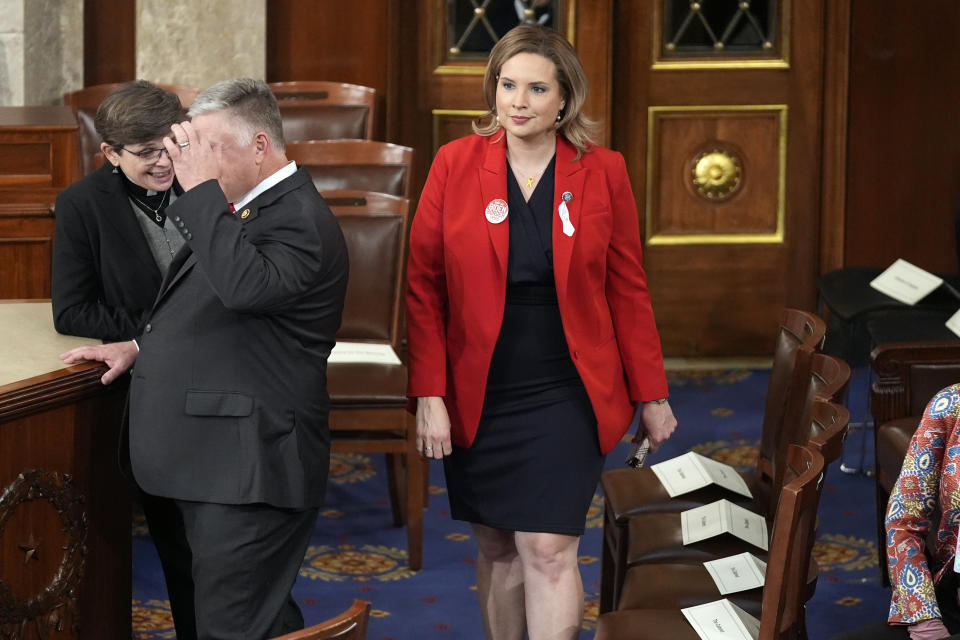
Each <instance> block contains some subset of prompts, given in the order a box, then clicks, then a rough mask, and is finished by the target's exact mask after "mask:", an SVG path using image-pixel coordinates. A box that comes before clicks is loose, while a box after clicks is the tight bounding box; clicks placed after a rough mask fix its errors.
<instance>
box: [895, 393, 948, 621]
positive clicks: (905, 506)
mask: <svg viewBox="0 0 960 640" xmlns="http://www.w3.org/2000/svg"><path fill="white" fill-rule="evenodd" d="M958 413H960V385H954V386H952V387H948V388H946V389H944V390H942V391H940V393H938V394H937V395H936V396H934V397H933V399H932V400H931V401H930V403H929V404H928V405H927V408H926V411H924V414H923V418H922V419H921V421H920V425H919V427H917V430H916V432H915V433H914V434H913V437H912V438H911V439H910V444H909V446H908V447H907V456H906V458H905V459H904V461H903V468H902V469H901V471H900V477H899V478H897V482H896V484H895V485H894V487H893V492H892V493H891V495H890V502H889V504H888V505H887V518H886V527H887V562H888V565H889V567H890V582H891V583H892V584H893V598H892V601H891V603H890V615H889V618H888V621H889V622H890V623H891V624H913V623H916V622H920V621H921V620H927V619H930V618H940V617H941V614H940V607H939V606H938V605H937V598H936V595H935V594H934V581H933V578H932V577H931V575H930V568H929V566H928V563H927V557H926V555H925V553H924V540H925V539H926V537H927V533H928V531H929V530H930V527H931V526H937V523H935V522H933V521H932V518H933V517H934V515H935V514H936V513H937V508H936V507H937V501H938V496H939V495H941V492H942V490H944V489H949V491H948V492H947V494H946V495H950V494H951V493H952V492H953V491H954V490H955V489H956V485H957V472H956V470H957V463H958V461H960V447H957V446H956V444H957V437H956V434H955V427H956V423H957V417H958ZM948 443H949V445H951V446H948ZM941 476H943V482H944V483H946V484H950V485H951V487H952V489H951V488H950V487H947V486H943V487H941ZM945 507H946V508H947V510H949V509H950V508H951V507H952V505H945ZM953 526H954V528H956V525H953ZM954 534H955V532H954ZM952 551H953V550H952V549H951V555H952ZM941 559H942V558H941Z"/></svg>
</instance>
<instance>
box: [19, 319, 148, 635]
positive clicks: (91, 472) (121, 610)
mask: <svg viewBox="0 0 960 640" xmlns="http://www.w3.org/2000/svg"><path fill="white" fill-rule="evenodd" d="M0 332H2V334H3V336H4V339H3V341H2V342H0V635H2V634H3V632H4V631H7V630H10V631H12V630H13V629H18V628H19V626H20V624H21V623H25V632H24V635H23V636H22V638H23V640H39V638H50V639H51V640H59V639H61V638H76V639H83V640H88V639H89V640H93V639H97V640H102V639H112V638H130V637H131V626H130V625H131V616H130V601H131V573H130V522H131V519H130V497H129V489H128V486H129V485H128V481H127V480H126V479H125V478H124V477H123V476H122V475H121V473H120V470H119V465H118V462H117V443H118V436H119V428H120V419H121V412H122V409H123V401H124V396H125V393H124V391H125V390H124V389H122V388H120V387H119V386H118V385H113V386H111V387H104V386H103V385H102V384H100V376H101V375H102V374H103V371H104V369H103V367H102V365H99V364H98V363H86V364H80V365H74V366H69V367H65V366H63V364H62V363H61V362H60V360H59V358H58V357H57V356H58V354H59V353H62V352H63V351H65V350H67V349H69V348H72V347H75V346H79V345H82V344H95V343H96V342H97V341H93V340H88V339H84V338H73V337H68V336H61V335H59V334H57V333H56V332H55V331H54V330H53V320H52V315H51V311H50V303H49V302H46V301H42V302H11V303H0ZM114 387H116V388H114ZM58 628H60V629H61V630H60V631H57V629H58ZM13 637H18V636H17V635H16V634H14V636H13Z"/></svg>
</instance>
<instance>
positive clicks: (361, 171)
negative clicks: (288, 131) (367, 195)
mask: <svg viewBox="0 0 960 640" xmlns="http://www.w3.org/2000/svg"><path fill="white" fill-rule="evenodd" d="M287 157H288V158H290V159H291V160H294V161H296V163H297V164H298V165H301V166H304V167H306V168H307V170H308V171H309V172H310V175H311V176H313V183H314V184H315V185H316V187H317V189H318V190H320V191H321V192H325V191H329V190H333V189H360V190H363V191H379V192H381V193H388V194H391V195H395V196H400V197H403V198H409V197H410V168H411V166H412V164H413V149H411V148H410V147H404V146H401V145H398V144H391V143H389V142H375V141H372V140H311V141H307V142H291V143H289V144H287Z"/></svg>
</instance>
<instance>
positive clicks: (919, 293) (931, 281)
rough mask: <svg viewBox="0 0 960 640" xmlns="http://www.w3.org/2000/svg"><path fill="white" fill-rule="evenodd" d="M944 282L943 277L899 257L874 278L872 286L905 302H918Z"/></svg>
mask: <svg viewBox="0 0 960 640" xmlns="http://www.w3.org/2000/svg"><path fill="white" fill-rule="evenodd" d="M942 283H943V278H940V277H938V276H935V275H933V274H932V273H930V272H929V271H925V270H923V269H921V268H920V267H918V266H916V265H913V264H910V263H909V262H907V261H906V260H903V259H898V260H897V261H896V262H894V263H893V264H892V265H890V266H889V267H887V269H886V270H885V271H884V272H883V273H881V274H880V275H878V276H877V277H876V278H874V279H873V281H872V282H871V283H870V286H871V287H873V288H874V289H876V290H877V291H879V292H880V293H885V294H887V295H888V296H890V297H891V298H893V299H894V300H899V301H900V302H902V303H904V304H917V302H919V301H920V300H921V299H923V298H924V297H926V296H927V294H929V293H930V292H931V291H933V290H934V289H936V288H937V287H939V286H940V285H941V284H942Z"/></svg>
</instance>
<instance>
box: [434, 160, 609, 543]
mask: <svg viewBox="0 0 960 640" xmlns="http://www.w3.org/2000/svg"><path fill="white" fill-rule="evenodd" d="M555 162H556V158H554V160H552V161H551V162H550V164H549V165H548V166H547V168H546V170H545V171H544V175H543V178H541V180H540V183H539V184H538V185H537V187H536V189H535V190H534V192H533V194H532V195H531V196H530V200H529V201H528V202H527V201H524V198H523V193H522V192H521V190H520V185H519V184H518V183H517V181H516V179H515V178H514V176H513V172H512V171H510V170H509V167H508V171H507V194H508V206H509V215H508V216H507V222H508V223H509V225H510V253H509V257H508V261H507V295H506V305H505V309H504V317H503V325H502V326H501V328H500V335H499V337H498V339H497V345H496V348H495V349H494V353H493V359H492V361H491V363H490V373H489V376H488V381H487V389H486V395H485V398H484V405H483V413H482V415H481V418H480V426H479V429H478V431H477V437H476V440H475V441H474V443H473V446H471V447H469V448H464V447H456V446H454V447H453V453H452V455H450V456H447V457H446V458H444V470H445V472H446V478H447V490H448V493H449V498H450V511H451V515H452V516H453V518H454V519H456V520H466V521H468V522H476V523H479V524H484V525H487V526H489V527H494V528H497V529H507V530H512V531H531V532H546V533H560V534H566V535H578V536H579V535H583V529H584V523H585V520H586V514H587V510H588V509H589V508H590V502H591V500H592V498H593V494H594V491H595V490H596V486H597V482H598V481H599V479H600V472H601V471H602V469H603V462H604V456H603V454H602V453H601V452H600V445H599V442H598V440H597V426H596V425H597V421H596V417H595V416H594V413H593V408H592V407H591V405H590V399H589V398H588V397H587V392H586V390H585V389H584V386H583V382H582V381H581V380H580V376H579V374H578V373H577V370H576V368H575V367H574V364H573V361H572V360H571V358H570V351H569V349H568V347H567V341H566V338H565V337H564V333H563V322H562V320H561V318H560V308H559V306H558V304H557V290H556V284H555V282H554V276H553V249H552V246H553V245H552V239H551V232H552V227H553V224H552V223H553V215H555V214H554V211H553V191H554V163H555Z"/></svg>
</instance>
